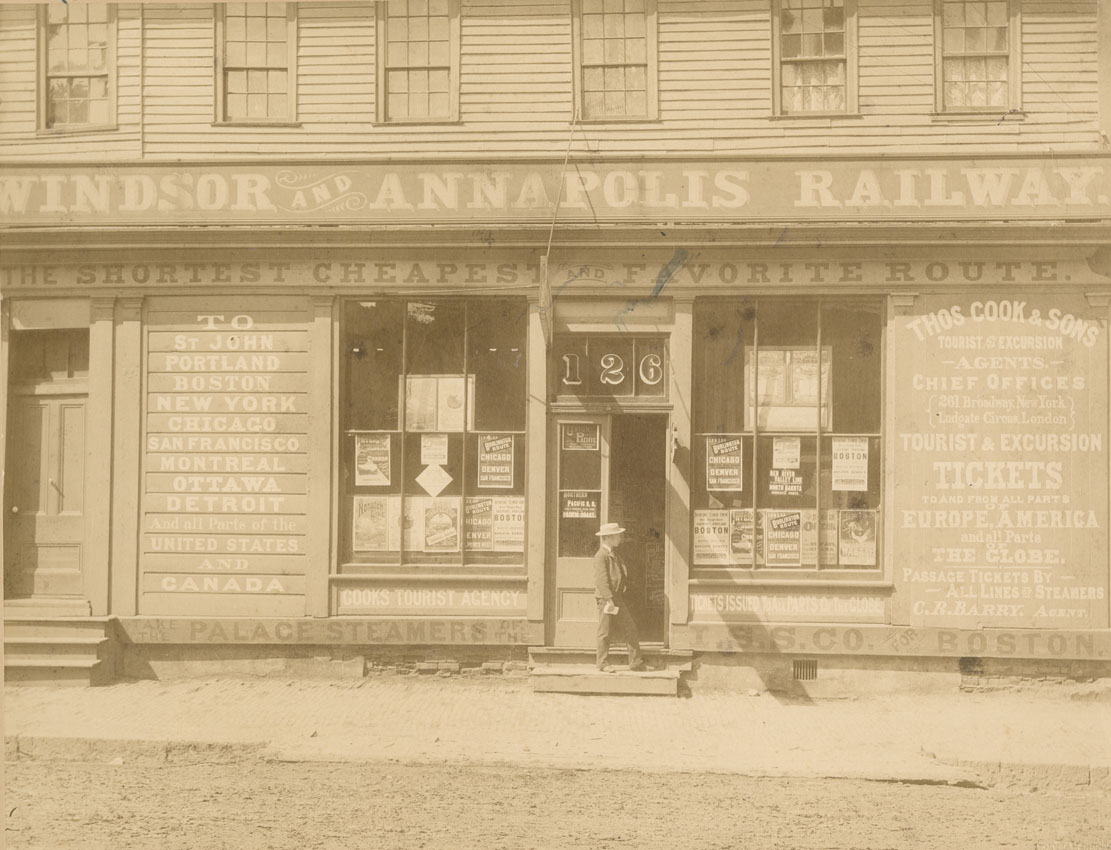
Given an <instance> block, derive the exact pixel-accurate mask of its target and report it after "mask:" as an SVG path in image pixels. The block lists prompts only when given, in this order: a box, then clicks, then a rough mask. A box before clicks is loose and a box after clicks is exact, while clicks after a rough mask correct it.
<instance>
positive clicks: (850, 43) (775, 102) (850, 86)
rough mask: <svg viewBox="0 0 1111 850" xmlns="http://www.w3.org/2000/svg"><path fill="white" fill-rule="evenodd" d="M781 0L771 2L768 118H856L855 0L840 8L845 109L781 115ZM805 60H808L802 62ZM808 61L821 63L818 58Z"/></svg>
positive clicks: (858, 97) (845, 0)
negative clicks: (843, 26) (843, 28)
mask: <svg viewBox="0 0 1111 850" xmlns="http://www.w3.org/2000/svg"><path fill="white" fill-rule="evenodd" d="M782 7H783V1H782V0H772V2H771V10H772V15H771V38H772V44H771V48H772V49H771V55H772V112H771V117H772V118H776V119H784V118H785V119H795V118H799V119H804V118H859V117H860V116H861V112H860V93H859V80H858V77H859V66H860V63H859V54H860V49H859V41H858V38H857V3H856V0H844V3H843V5H842V8H843V9H844V14H845V108H844V109H841V110H837V111H836V112H830V111H829V110H821V111H813V112H784V111H783V58H782V56H781V53H782V48H781V47H780V36H781V33H780V27H781V24H780V15H781V14H782ZM803 61H807V60H803ZM811 61H815V62H817V61H821V60H818V59H815V60H811Z"/></svg>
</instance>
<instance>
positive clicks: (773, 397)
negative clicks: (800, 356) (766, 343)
mask: <svg viewBox="0 0 1111 850" xmlns="http://www.w3.org/2000/svg"><path fill="white" fill-rule="evenodd" d="M751 369H752V349H745V383H746V385H748V386H750V387H751V386H752V380H751V379H750V378H749V377H748V376H749V375H750V374H751ZM757 369H758V372H759V378H758V380H759V382H760V390H759V393H758V395H759V397H760V406H761V407H764V406H766V405H767V406H771V407H776V406H779V405H784V404H786V403H787V352H786V351H785V350H783V349H774V348H764V349H761V350H760V357H759V359H758V363H757Z"/></svg>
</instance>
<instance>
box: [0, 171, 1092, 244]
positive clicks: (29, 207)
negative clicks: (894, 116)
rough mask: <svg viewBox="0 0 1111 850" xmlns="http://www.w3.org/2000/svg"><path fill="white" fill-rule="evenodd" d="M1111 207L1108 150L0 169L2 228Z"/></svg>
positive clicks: (724, 218)
mask: <svg viewBox="0 0 1111 850" xmlns="http://www.w3.org/2000/svg"><path fill="white" fill-rule="evenodd" d="M557 202H558V204H559V221H562V222H564V223H576V222H578V223H590V222H609V223H617V222H632V223H636V222H691V221H694V222H700V221H705V222H736V221H745V222H749V221H807V220H814V221H828V220H839V221H885V220H886V221H907V220H916V221H918V220H930V219H937V220H948V219H971V220H976V219H980V220H999V219H1090V218H1100V217H1111V157H1071V156H1062V155H1055V156H1053V157H1043V158H1033V157H1025V158H1012V157H992V158H983V159H975V160H969V159H960V160H957V159H939V158H929V159H927V158H921V159H895V158H884V159H882V160H876V159H860V160H851V159H830V160H786V159H779V160H766V159H765V160H756V159H753V160H720V159H716V160H670V159H669V160H647V159H637V160H615V159H607V160H605V161H597V160H592V161H588V160H572V162H571V164H570V166H569V167H568V168H567V170H566V172H563V169H562V163H557V162H554V161H548V162H513V161H509V162H505V161H503V162H498V163H496V164H492V163H488V162H484V163H463V162H424V163H397V162H385V163H369V162H363V163H340V162H335V163H331V162H329V163H308V164H277V163H275V164H273V165H271V164H266V163H258V162H244V163H242V164H237V163H230V164H229V163H219V164H217V163H213V164H211V165H209V164H197V165H181V164H177V163H173V164H169V163H167V164H152V163H138V164H118V163H109V164H104V165H93V164H89V165H84V166H80V167H77V166H66V165H58V166H55V165H53V164H36V165H33V166H30V165H28V166H6V167H3V168H0V227H18V226H32V225H52V226H58V225H95V226H106V225H127V224H145V225H150V224H159V225H165V224H191V223H197V224H218V223H227V224H267V223H274V224H321V223H328V224H337V223H343V224H393V225H401V224H445V223H459V224H483V225H490V224H496V223H516V224H522V223H523V224H548V223H550V222H551V220H552V213H553V211H554V209H555V207H556V204H557Z"/></svg>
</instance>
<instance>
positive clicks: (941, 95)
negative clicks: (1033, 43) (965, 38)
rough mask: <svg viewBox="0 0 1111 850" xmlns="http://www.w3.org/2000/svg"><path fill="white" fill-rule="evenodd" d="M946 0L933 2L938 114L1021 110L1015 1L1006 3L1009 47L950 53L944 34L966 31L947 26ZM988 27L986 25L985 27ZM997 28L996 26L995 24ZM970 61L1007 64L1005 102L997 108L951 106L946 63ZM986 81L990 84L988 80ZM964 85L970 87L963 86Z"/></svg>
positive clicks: (1018, 27) (1019, 50)
mask: <svg viewBox="0 0 1111 850" xmlns="http://www.w3.org/2000/svg"><path fill="white" fill-rule="evenodd" d="M944 15H945V0H934V109H935V111H936V112H937V113H938V114H941V115H945V114H957V115H959V114H961V113H977V112H989V113H992V114H996V115H997V114H998V113H999V111H1000V110H1001V109H1002V110H1006V111H1007V112H1015V111H1020V110H1021V109H1022V102H1021V90H1022V89H1021V64H1022V60H1021V45H1022V41H1021V35H1020V33H1021V22H1020V18H1019V10H1018V4H1017V3H1016V2H1014V0H1008V2H1007V23H1006V27H1007V47H1006V49H998V50H994V49H989V48H987V47H984V48H983V49H977V50H948V49H946V47H945V33H946V32H947V31H951V30H955V29H961V30H963V29H966V27H964V26H958V27H951V26H946V25H945V20H944ZM985 26H987V25H986V24H985ZM993 26H996V25H993ZM968 59H983V60H985V61H986V60H992V59H995V60H998V59H1004V60H1006V62H1007V67H1006V79H1005V80H1003V81H991V82H1002V83H1003V84H1004V87H1005V94H1006V101H1005V102H1004V103H1002V104H996V105H975V106H963V105H959V104H952V103H949V102H948V101H947V99H946V97H945V92H946V84H947V83H951V82H952V81H950V80H946V78H945V67H946V63H947V62H948V61H950V60H956V61H963V60H968ZM985 82H987V81H985ZM962 84H967V83H966V82H965V83H962Z"/></svg>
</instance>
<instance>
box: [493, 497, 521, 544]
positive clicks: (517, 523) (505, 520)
mask: <svg viewBox="0 0 1111 850" xmlns="http://www.w3.org/2000/svg"><path fill="white" fill-rule="evenodd" d="M492 501H493V503H494V508H493V511H494V519H493V540H494V551H495V552H524V551H525V497H524V496H495V497H494V498H493V500H492Z"/></svg>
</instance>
